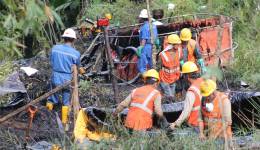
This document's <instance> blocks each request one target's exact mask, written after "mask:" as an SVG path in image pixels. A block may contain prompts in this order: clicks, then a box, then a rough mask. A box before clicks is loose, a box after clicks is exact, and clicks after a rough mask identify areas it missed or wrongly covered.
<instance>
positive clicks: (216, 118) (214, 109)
mask: <svg viewBox="0 0 260 150" xmlns="http://www.w3.org/2000/svg"><path fill="white" fill-rule="evenodd" d="M216 88H217V86H216V82H215V81H213V80H210V79H208V80H205V81H204V82H202V83H201V86H200V91H201V95H202V96H203V101H202V117H203V122H204V127H205V130H204V128H202V131H201V133H203V132H204V131H207V132H206V135H207V136H208V137H209V138H212V139H216V138H220V139H223V140H224V139H225V140H229V141H231V139H232V131H231V124H232V118H231V103H230V100H229V99H228V96H227V95H226V94H225V93H222V92H219V91H217V90H216Z"/></svg>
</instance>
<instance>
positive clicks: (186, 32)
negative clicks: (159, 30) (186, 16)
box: [180, 28, 191, 41]
mask: <svg viewBox="0 0 260 150" xmlns="http://www.w3.org/2000/svg"><path fill="white" fill-rule="evenodd" d="M180 38H181V40H182V41H189V40H190V39H191V31H190V29H188V28H183V29H182V30H181V35H180Z"/></svg>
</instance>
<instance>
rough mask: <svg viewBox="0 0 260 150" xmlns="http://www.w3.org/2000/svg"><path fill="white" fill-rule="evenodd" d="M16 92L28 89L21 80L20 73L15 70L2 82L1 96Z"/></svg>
mask: <svg viewBox="0 0 260 150" xmlns="http://www.w3.org/2000/svg"><path fill="white" fill-rule="evenodd" d="M16 92H21V93H26V89H25V86H24V84H23V82H21V81H20V78H19V73H18V72H13V73H12V74H11V75H9V76H8V77H7V79H5V80H4V81H3V83H1V84H0V96H3V95H5V94H8V93H16Z"/></svg>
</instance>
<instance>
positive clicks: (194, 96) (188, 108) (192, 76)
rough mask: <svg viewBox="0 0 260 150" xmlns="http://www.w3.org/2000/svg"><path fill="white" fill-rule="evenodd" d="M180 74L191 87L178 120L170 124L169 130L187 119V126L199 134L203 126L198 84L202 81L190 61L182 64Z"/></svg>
mask: <svg viewBox="0 0 260 150" xmlns="http://www.w3.org/2000/svg"><path fill="white" fill-rule="evenodd" d="M182 73H183V74H184V76H185V77H186V78H188V81H189V82H190V84H191V86H190V87H189V89H188V90H187V93H186V97H185V100H184V108H183V111H182V113H181V115H180V116H179V118H178V119H177V120H176V121H175V122H173V123H171V125H170V128H171V129H175V127H176V126H180V125H181V124H182V123H183V122H184V120H186V119H187V123H188V125H189V126H190V127H192V128H193V129H194V131H195V132H196V133H199V131H200V128H202V126H203V122H202V119H201V113H200V112H201V111H200V110H201V109H200V106H201V98H202V96H201V93H200V84H201V83H202V82H203V79H202V78H200V73H198V67H197V65H196V64H195V63H194V62H191V61H188V62H185V63H184V64H183V66H182Z"/></svg>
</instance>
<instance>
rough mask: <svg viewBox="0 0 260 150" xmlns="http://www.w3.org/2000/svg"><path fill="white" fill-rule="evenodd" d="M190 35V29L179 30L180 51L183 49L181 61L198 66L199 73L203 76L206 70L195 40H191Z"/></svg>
mask: <svg viewBox="0 0 260 150" xmlns="http://www.w3.org/2000/svg"><path fill="white" fill-rule="evenodd" d="M191 36H192V34H191V31H190V29H188V28H183V29H182V30H181V34H180V39H181V41H182V49H183V60H184V62H186V61H192V62H194V63H197V64H198V65H199V66H200V71H201V73H202V74H204V73H205V72H206V71H207V69H206V66H205V64H204V60H203V58H202V55H201V52H200V49H199V45H198V44H197V42H196V41H195V40H193V39H192V38H191Z"/></svg>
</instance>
